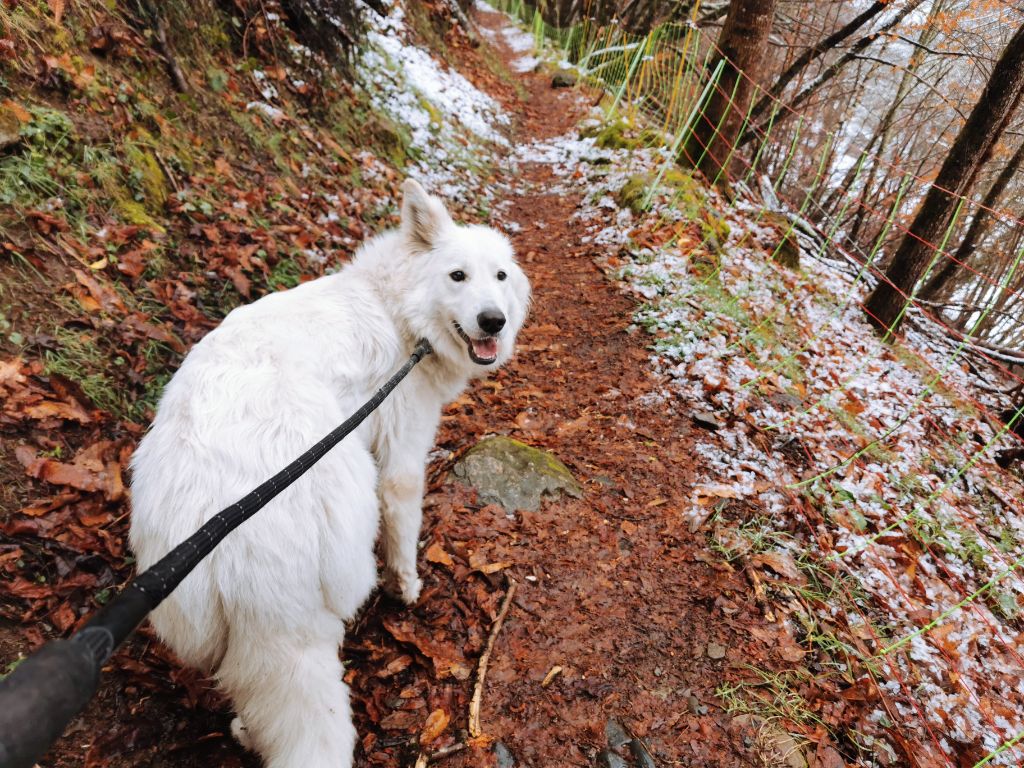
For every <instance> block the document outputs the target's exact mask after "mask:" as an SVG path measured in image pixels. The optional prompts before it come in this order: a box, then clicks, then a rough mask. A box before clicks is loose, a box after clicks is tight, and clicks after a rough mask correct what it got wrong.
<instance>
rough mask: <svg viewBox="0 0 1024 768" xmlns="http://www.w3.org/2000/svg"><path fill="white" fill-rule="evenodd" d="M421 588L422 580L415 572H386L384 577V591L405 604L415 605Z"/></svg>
mask: <svg viewBox="0 0 1024 768" xmlns="http://www.w3.org/2000/svg"><path fill="white" fill-rule="evenodd" d="M422 589H423V581H422V580H421V579H420V577H419V576H417V575H416V574H415V573H412V574H404V575H403V574H397V573H388V574H387V575H386V576H385V577H384V591H385V592H387V593H388V594H389V595H391V597H393V598H395V599H396V600H401V601H402V602H403V603H405V604H406V605H415V604H416V602H417V601H418V600H419V599H420V591H421V590H422Z"/></svg>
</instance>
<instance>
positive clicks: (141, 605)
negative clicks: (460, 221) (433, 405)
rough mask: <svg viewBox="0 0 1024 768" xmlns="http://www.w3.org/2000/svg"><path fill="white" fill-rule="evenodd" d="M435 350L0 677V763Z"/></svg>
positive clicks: (82, 697)
mask: <svg viewBox="0 0 1024 768" xmlns="http://www.w3.org/2000/svg"><path fill="white" fill-rule="evenodd" d="M433 351H434V349H433V347H431V346H430V342H428V341H427V340H426V339H421V340H420V341H419V343H418V344H417V345H416V349H414V350H413V352H412V355H410V356H409V359H408V360H407V361H406V362H405V364H404V365H403V366H402V367H401V368H399V369H398V370H397V371H396V372H395V374H394V375H393V376H392V377H391V378H390V379H388V380H387V381H386V382H384V384H383V385H382V386H381V388H380V389H378V390H377V392H376V393H374V395H373V397H371V398H370V399H369V400H367V401H366V402H365V403H364V404H363V405H362V407H360V408H359V410H357V411H356V412H355V413H353V414H352V415H351V416H349V417H348V418H347V419H346V420H345V421H344V422H343V423H342V424H341V425H339V426H338V427H336V428H335V429H334V430H332V431H331V432H330V433H329V434H327V435H326V436H325V437H324V438H323V439H322V440H321V441H320V442H318V443H317V444H316V445H314V446H313V447H312V448H310V449H309V450H308V451H306V452H305V453H303V454H302V455H301V456H299V457H298V458H297V459H295V461H293V462H292V463H291V464H289V465H288V466H287V467H285V468H284V469H282V470H281V471H280V472H278V473H277V474H276V475H274V476H273V477H271V478H270V479H269V480H267V481H266V482H264V483H262V484H261V485H259V486H258V487H257V488H255V489H254V490H252V491H250V492H249V493H247V494H246V495H245V496H244V497H242V498H241V499H239V500H238V501H236V502H235V503H234V504H232V505H231V506H230V507H227V508H225V509H223V510H221V511H220V512H218V513H217V514H216V515H214V516H213V517H211V518H210V519H209V520H207V521H206V522H205V523H204V524H203V525H202V526H201V527H200V528H199V530H197V531H196V532H195V533H194V534H192V535H191V536H189V537H188V538H187V539H185V541H183V542H182V543H181V544H179V545H178V546H176V547H175V548H174V549H172V550H171V551H170V552H168V553H167V554H166V555H164V556H163V557H162V558H161V559H160V560H159V561H157V562H156V563H154V564H153V566H152V567H150V568H148V569H147V570H145V571H143V572H142V573H140V574H138V575H137V576H136V577H135V578H134V579H133V580H132V582H131V583H130V584H129V585H128V586H127V587H125V589H123V590H122V591H121V592H120V593H118V594H117V595H116V596H115V597H114V598H113V599H112V600H111V601H110V602H109V603H107V604H106V605H105V606H103V608H101V609H100V610H99V611H98V612H97V613H96V614H95V615H94V616H93V617H92V618H91V619H90V620H89V622H88V623H87V624H86V625H85V626H84V627H82V629H80V630H79V631H78V632H75V633H74V634H73V635H72V636H71V637H70V638H69V639H66V640H54V641H51V642H49V643H46V644H45V645H44V646H42V648H40V649H39V650H38V651H36V652H35V653H33V654H32V655H31V656H29V657H28V658H27V659H25V661H23V662H22V663H21V664H19V665H18V666H17V667H16V668H15V670H14V671H13V672H12V673H11V674H10V675H8V676H7V677H6V678H4V679H3V680H0V768H32V766H34V765H35V763H36V761H37V760H38V759H39V758H40V757H42V755H43V754H44V753H45V752H46V750H47V749H48V748H49V747H50V745H51V744H53V742H55V741H56V740H57V739H59V738H60V736H61V734H62V733H63V732H64V729H65V728H66V727H67V725H68V723H69V722H70V721H71V718H73V717H74V716H75V715H77V714H78V713H79V712H81V711H82V710H83V709H85V705H86V704H88V703H89V700H90V699H91V698H92V696H93V694H94V693H95V692H96V688H97V686H98V685H99V677H100V670H101V669H102V667H103V664H104V663H106V661H107V659H109V658H110V655H111V654H112V653H113V652H114V650H115V649H116V648H117V647H118V646H119V645H120V644H121V643H122V642H124V640H125V638H127V637H128V635H130V634H131V633H132V631H133V630H134V629H135V628H136V627H137V626H138V625H139V624H141V623H142V621H143V619H145V618H146V615H147V614H148V613H149V612H150V611H152V610H153V609H154V608H156V607H157V606H158V605H160V603H162V602H163V600H164V599H165V598H166V597H167V596H168V595H170V594H171V592H173V591H174V589H175V587H177V586H178V585H179V584H180V583H181V582H182V580H183V579H184V578H185V577H186V576H188V575H189V574H190V573H191V572H192V570H193V569H194V568H195V567H196V566H197V565H199V563H200V562H202V560H203V558H205V557H206V556H207V555H208V554H210V552H212V551H213V549H214V547H216V546H217V545H218V544H220V542H221V541H223V540H224V538H225V537H226V536H227V535H228V534H229V533H231V532H232V531H233V530H235V529H236V528H237V527H238V526H240V525H241V524H242V523H244V522H245V521H246V520H248V519H249V518H250V517H252V516H253V515H255V514H256V513H257V512H259V511H260V510H261V509H262V508H263V507H265V506H266V505H267V504H268V503H269V502H270V501H271V499H273V498H274V497H275V496H277V495H278V494H279V493H281V492H282V491H283V490H284V489H285V488H287V487H288V486H290V485H291V484H292V483H294V482H295V481H296V480H298V479H299V478H300V477H301V476H302V475H303V474H305V473H306V472H307V471H308V470H309V469H310V468H311V467H312V466H313V465H314V464H316V463H317V462H318V461H319V460H320V459H322V458H323V457H324V456H325V455H326V454H327V452H328V451H330V450H331V448H333V447H334V446H336V445H337V444H338V443H340V442H341V441H342V440H343V439H345V437H347V436H348V435H349V434H350V433H351V432H352V431H353V430H355V429H356V427H358V426H359V425H360V424H362V422H363V421H364V420H365V419H366V417H367V416H369V415H370V414H371V413H373V412H374V411H375V410H377V408H378V407H379V406H380V404H381V403H383V402H384V400H385V399H386V398H387V396H388V395H390V394H391V392H392V391H393V390H394V389H395V387H397V386H398V383H399V382H400V381H401V380H402V379H404V378H405V377H406V376H407V375H408V374H409V372H410V371H411V370H412V369H413V368H414V367H415V366H416V364H417V363H419V362H420V361H421V360H422V359H423V358H425V357H426V356H427V355H429V354H430V353H431V352H433Z"/></svg>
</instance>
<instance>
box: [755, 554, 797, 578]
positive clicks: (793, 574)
mask: <svg viewBox="0 0 1024 768" xmlns="http://www.w3.org/2000/svg"><path fill="white" fill-rule="evenodd" d="M750 562H751V564H752V565H764V566H767V567H768V568H770V569H771V570H773V571H775V573H777V574H779V576H784V577H785V578H787V579H793V580H794V581H797V582H800V583H801V584H802V583H803V582H805V581H806V580H807V579H806V577H805V576H804V574H803V572H802V571H801V570H800V568H799V567H798V566H797V564H796V560H794V559H793V556H792V555H790V554H789V553H787V552H759V553H758V554H756V555H751V557H750Z"/></svg>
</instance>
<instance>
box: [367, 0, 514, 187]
mask: <svg viewBox="0 0 1024 768" xmlns="http://www.w3.org/2000/svg"><path fill="white" fill-rule="evenodd" d="M368 18H369V19H370V25H371V26H370V30H369V32H368V35H367V42H368V44H367V45H366V46H365V50H364V52H363V55H362V58H361V60H360V62H359V68H358V71H359V83H360V85H361V86H362V88H363V89H365V91H366V92H367V94H368V95H369V97H370V103H371V104H372V105H373V109H374V111H375V112H379V113H383V114H385V115H387V116H388V117H389V118H390V119H391V120H392V121H393V122H394V124H395V126H397V127H398V128H399V130H403V131H406V132H407V133H408V140H409V154H410V156H411V158H412V160H413V162H411V163H410V164H409V167H408V168H407V169H406V171H407V172H408V173H409V175H410V176H413V177H414V178H416V179H418V180H419V181H421V182H422V183H423V184H424V185H425V186H426V187H427V188H428V189H429V190H430V191H431V192H434V193H435V194H438V195H440V196H442V197H444V198H446V199H453V200H459V201H461V202H469V201H470V200H471V199H473V198H474V197H476V196H479V195H487V194H488V192H487V190H485V189H481V187H480V185H479V183H478V182H476V181H475V177H476V174H474V169H476V168H477V166H478V163H479V161H478V160H477V159H476V158H477V157H479V156H480V155H481V154H483V155H484V156H486V154H487V150H486V148H484V147H482V145H487V144H491V145H499V146H507V144H508V140H507V139H506V138H505V136H504V135H503V133H502V129H503V127H505V126H507V125H508V124H509V122H510V120H509V117H508V115H507V114H505V112H504V110H503V109H502V108H501V105H500V104H499V103H498V102H497V101H496V100H495V99H494V98H492V97H491V96H490V95H488V94H486V93H484V92H483V91H481V90H479V89H478V88H476V87H475V86H474V85H473V84H472V83H470V82H469V81H468V80H467V79H466V78H465V77H463V76H462V75H461V74H459V73H458V72H456V71H455V70H453V69H449V68H447V67H446V66H444V65H442V64H441V63H440V62H438V61H437V60H436V59H434V58H433V57H432V56H431V55H430V53H428V52H427V50H426V49H424V48H420V47H417V46H416V45H415V44H414V42H413V37H412V33H411V31H410V30H409V28H408V27H407V25H406V24H405V12H404V10H403V8H402V6H401V4H395V5H394V6H392V8H391V10H390V12H389V14H388V15H387V16H386V17H380V16H377V15H376V14H368Z"/></svg>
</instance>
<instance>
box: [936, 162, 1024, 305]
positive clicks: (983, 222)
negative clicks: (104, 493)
mask: <svg viewBox="0 0 1024 768" xmlns="http://www.w3.org/2000/svg"><path fill="white" fill-rule="evenodd" d="M1022 164H1024V142H1021V145H1020V146H1019V147H1018V148H1017V151H1016V152H1014V153H1013V157H1011V158H1010V161H1009V162H1008V163H1007V164H1006V165H1005V166H1003V170H1002V171H1001V172H1000V173H999V175H998V176H997V177H996V180H995V181H994V182H992V186H991V187H989V189H988V192H986V193H985V197H984V198H982V201H981V205H980V206H979V207H978V211H977V213H975V214H974V218H973V219H971V225H970V226H969V227H968V228H967V232H966V234H964V238H963V240H961V241H960V246H959V247H958V248H957V249H956V253H954V254H953V258H951V259H949V260H947V261H946V263H945V264H943V265H942V267H941V268H939V269H938V270H937V271H936V272H935V273H934V274H933V275H932V276H931V277H930V278H929V279H928V282H927V283H925V285H924V287H923V288H922V289H921V295H922V296H923V297H924V298H926V299H931V298H935V297H936V296H938V295H939V294H941V293H943V292H944V290H945V289H946V288H947V287H949V286H950V285H953V284H955V283H956V278H958V277H959V275H960V273H961V271H962V270H963V269H964V267H965V266H966V265H967V262H968V260H970V258H971V257H972V256H973V255H974V252H975V250H977V248H978V246H979V245H980V244H981V241H982V238H984V236H985V234H986V232H987V230H988V227H989V224H990V223H991V215H990V213H989V211H990V210H991V209H992V208H994V207H995V206H996V205H997V204H998V203H999V199H1000V198H1001V197H1002V196H1003V193H1004V192H1005V191H1006V188H1007V187H1008V186H1009V185H1010V181H1012V180H1013V177H1014V176H1016V175H1017V171H1019V170H1020V167H1021V165H1022Z"/></svg>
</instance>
